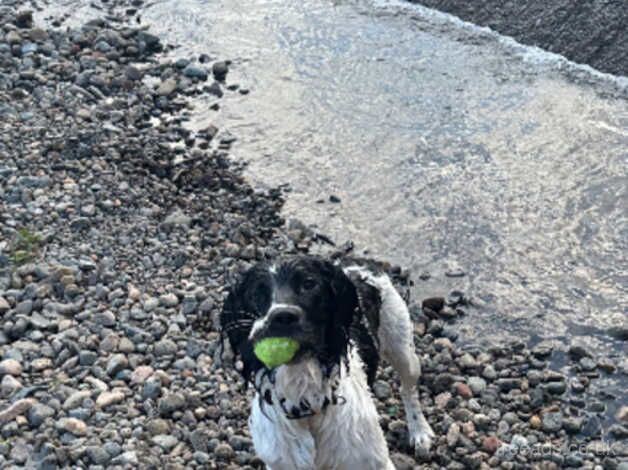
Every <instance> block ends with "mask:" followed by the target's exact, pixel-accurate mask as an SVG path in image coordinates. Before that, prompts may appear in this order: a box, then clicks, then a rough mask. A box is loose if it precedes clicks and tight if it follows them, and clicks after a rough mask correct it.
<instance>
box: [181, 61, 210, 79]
mask: <svg viewBox="0 0 628 470" xmlns="http://www.w3.org/2000/svg"><path fill="white" fill-rule="evenodd" d="M183 75H185V76H186V77H188V78H197V79H199V80H207V77H208V75H209V74H208V73H207V70H206V69H204V68H203V67H198V66H196V65H193V64H189V65H188V66H186V67H185V68H184V69H183Z"/></svg>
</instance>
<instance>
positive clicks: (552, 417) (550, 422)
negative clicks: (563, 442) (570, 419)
mask: <svg viewBox="0 0 628 470" xmlns="http://www.w3.org/2000/svg"><path fill="white" fill-rule="evenodd" d="M562 426H563V414H562V413H561V412H550V413H545V414H543V431H545V432H558V431H560V429H561V428H562Z"/></svg>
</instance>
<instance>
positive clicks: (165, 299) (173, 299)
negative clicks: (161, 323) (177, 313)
mask: <svg viewBox="0 0 628 470" xmlns="http://www.w3.org/2000/svg"><path fill="white" fill-rule="evenodd" d="M159 303H160V304H161V305H163V306H164V307H176V306H177V305H179V298H178V297H177V296H176V295H175V294H173V293H169V294H164V295H161V296H159Z"/></svg>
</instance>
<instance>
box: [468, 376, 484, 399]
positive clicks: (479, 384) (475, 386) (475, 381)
mask: <svg viewBox="0 0 628 470" xmlns="http://www.w3.org/2000/svg"><path fill="white" fill-rule="evenodd" d="M467 383H468V384H469V387H470V388H471V391H472V392H473V394H474V395H481V394H482V392H483V391H484V390H485V389H486V381H485V380H484V379H483V378H481V377H475V376H474V377H469V378H468V379H467Z"/></svg>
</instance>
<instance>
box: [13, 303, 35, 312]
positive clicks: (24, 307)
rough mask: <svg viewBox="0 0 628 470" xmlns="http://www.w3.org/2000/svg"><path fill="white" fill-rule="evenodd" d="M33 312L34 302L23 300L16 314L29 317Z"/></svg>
mask: <svg viewBox="0 0 628 470" xmlns="http://www.w3.org/2000/svg"><path fill="white" fill-rule="evenodd" d="M32 311H33V301H32V300H30V299H29V300H23V301H22V302H20V303H19V304H17V305H16V306H15V313H16V314H18V315H28V314H29V313H31V312H32Z"/></svg>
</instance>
